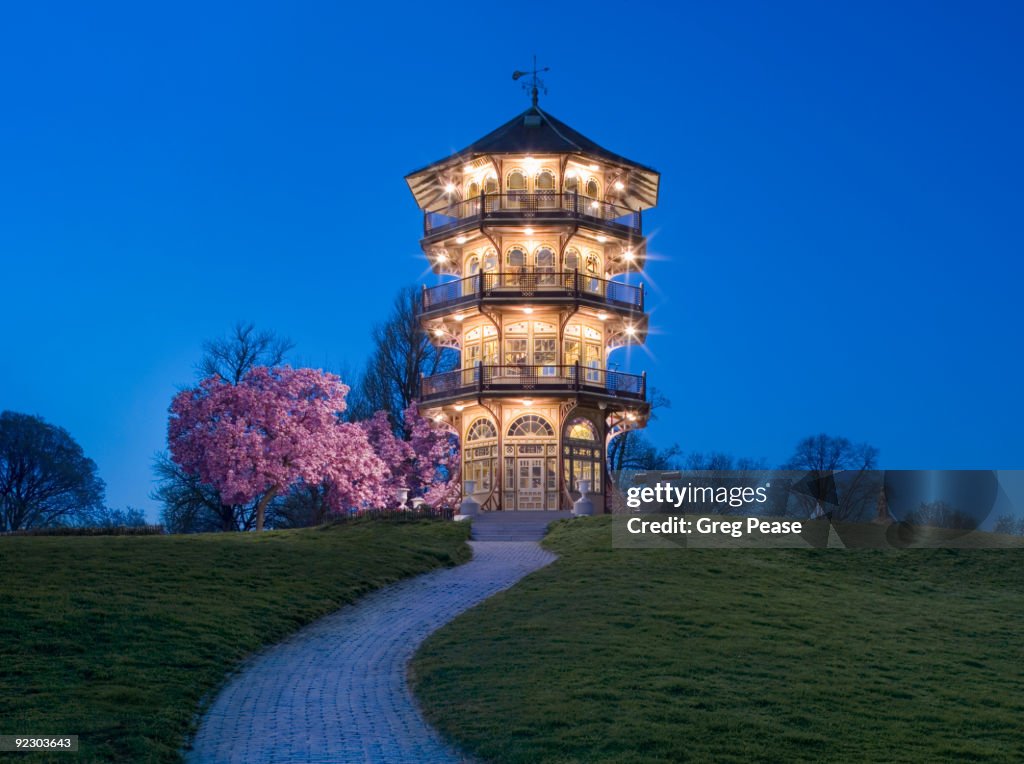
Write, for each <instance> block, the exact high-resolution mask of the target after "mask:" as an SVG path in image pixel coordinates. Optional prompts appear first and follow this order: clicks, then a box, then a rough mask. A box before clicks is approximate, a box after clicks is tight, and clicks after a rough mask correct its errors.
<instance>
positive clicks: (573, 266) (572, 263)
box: [562, 247, 580, 271]
mask: <svg viewBox="0 0 1024 764" xmlns="http://www.w3.org/2000/svg"><path fill="white" fill-rule="evenodd" d="M562 265H563V268H564V269H565V270H567V271H575V270H579V267H580V253H579V252H577V251H576V250H575V249H573V248H572V247H570V248H569V249H567V250H565V257H563V258H562Z"/></svg>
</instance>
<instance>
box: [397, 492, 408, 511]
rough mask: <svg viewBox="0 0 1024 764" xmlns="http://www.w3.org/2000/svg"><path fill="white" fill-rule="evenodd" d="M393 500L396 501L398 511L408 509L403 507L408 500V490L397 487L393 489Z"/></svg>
mask: <svg viewBox="0 0 1024 764" xmlns="http://www.w3.org/2000/svg"><path fill="white" fill-rule="evenodd" d="M395 498H396V499H397V500H398V509H408V508H409V507H407V506H406V505H405V501H406V499H408V498H409V489H408V488H404V487H399V488H396V489H395Z"/></svg>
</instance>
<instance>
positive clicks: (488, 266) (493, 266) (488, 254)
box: [484, 249, 498, 273]
mask: <svg viewBox="0 0 1024 764" xmlns="http://www.w3.org/2000/svg"><path fill="white" fill-rule="evenodd" d="M497 269H498V253H497V252H496V251H495V250H494V249H488V250H486V251H485V252H484V273H491V272H492V271H496V270H497Z"/></svg>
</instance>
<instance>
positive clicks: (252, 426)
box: [168, 366, 388, 530]
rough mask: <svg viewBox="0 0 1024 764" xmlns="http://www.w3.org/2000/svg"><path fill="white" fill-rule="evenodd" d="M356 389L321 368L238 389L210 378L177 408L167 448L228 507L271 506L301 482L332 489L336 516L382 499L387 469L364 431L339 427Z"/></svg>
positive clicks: (263, 370) (283, 373) (265, 374)
mask: <svg viewBox="0 0 1024 764" xmlns="http://www.w3.org/2000/svg"><path fill="white" fill-rule="evenodd" d="M348 390H349V388H348V386H347V385H345V384H343V383H342V382H341V380H340V379H339V378H338V377H336V376H335V375H333V374H327V373H324V372H322V371H319V370H315V369H292V368H290V367H287V366H283V367H279V368H273V369H271V368H267V367H256V368H254V369H253V370H252V371H250V372H249V373H248V374H247V375H246V376H245V377H244V378H243V379H242V380H241V382H240V383H239V384H237V385H231V384H228V383H227V382H225V381H224V380H222V379H221V378H220V377H209V378H207V379H204V380H202V381H201V382H200V383H199V386H198V387H196V388H193V389H190V390H184V391H182V392H180V393H178V395H176V396H175V397H174V400H173V401H172V403H171V409H170V413H171V417H170V422H169V424H168V442H169V445H170V451H171V456H172V458H173V459H174V461H175V462H177V463H178V464H179V465H181V467H182V468H184V469H185V470H187V471H188V472H191V473H193V474H196V475H198V476H199V478H200V480H202V481H203V482H204V483H209V484H210V485H212V486H214V487H215V488H216V489H217V490H218V491H219V492H220V495H221V497H222V498H223V500H224V501H225V502H226V503H232V504H244V503H247V502H250V501H254V500H256V499H257V498H259V504H258V506H257V520H256V527H257V530H262V528H263V518H264V512H265V509H266V505H267V503H268V502H269V501H270V500H271V499H272V498H273V497H274V496H276V495H277V494H279V493H281V492H283V491H287V490H288V489H290V488H291V487H292V486H294V485H297V484H299V483H305V484H307V485H321V484H325V485H326V486H327V487H328V493H327V495H328V500H329V501H330V502H331V505H332V507H334V508H335V509H336V510H342V509H345V508H349V507H358V506H362V505H367V504H371V503H374V502H378V501H380V500H381V498H382V496H383V495H384V481H385V480H386V478H387V475H388V470H387V467H386V466H385V464H384V463H383V462H382V461H381V459H380V458H378V457H377V455H376V454H375V453H374V451H373V449H372V448H371V446H370V443H369V441H368V440H367V437H366V433H365V432H364V431H363V429H362V428H360V427H359V426H357V425H352V424H346V423H343V422H341V421H340V419H339V415H340V414H341V412H343V411H344V410H345V406H346V404H345V395H346V394H347V393H348Z"/></svg>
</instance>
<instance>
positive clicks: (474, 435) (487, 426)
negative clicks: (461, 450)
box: [466, 419, 498, 443]
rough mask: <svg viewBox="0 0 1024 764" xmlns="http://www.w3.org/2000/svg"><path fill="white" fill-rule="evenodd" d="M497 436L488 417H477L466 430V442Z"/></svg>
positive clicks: (496, 431)
mask: <svg viewBox="0 0 1024 764" xmlns="http://www.w3.org/2000/svg"><path fill="white" fill-rule="evenodd" d="M497 437H498V430H497V429H496V428H495V427H494V423H493V422H491V420H490V419H477V420H476V421H475V422H473V424H471V425H470V426H469V430H468V431H467V432H466V443H473V442H474V441H477V440H484V439H486V438H497Z"/></svg>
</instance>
